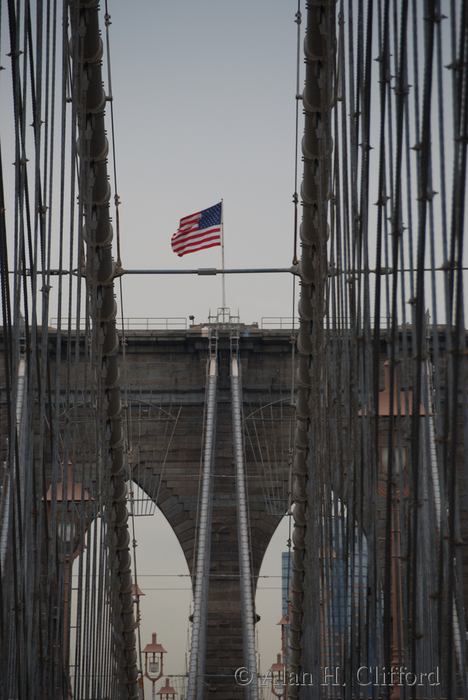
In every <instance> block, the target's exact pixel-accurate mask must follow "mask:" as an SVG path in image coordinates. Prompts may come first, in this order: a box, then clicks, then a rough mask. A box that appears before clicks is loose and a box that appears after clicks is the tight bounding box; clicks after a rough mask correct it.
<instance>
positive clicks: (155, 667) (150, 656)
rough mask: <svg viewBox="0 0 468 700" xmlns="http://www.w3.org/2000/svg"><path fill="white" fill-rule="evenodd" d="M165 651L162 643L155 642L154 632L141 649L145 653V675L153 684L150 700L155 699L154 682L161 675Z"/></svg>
mask: <svg viewBox="0 0 468 700" xmlns="http://www.w3.org/2000/svg"><path fill="white" fill-rule="evenodd" d="M166 653H167V652H166V650H165V649H164V647H163V646H162V644H158V643H157V641H156V633H155V632H153V635H152V641H151V644H147V645H146V647H145V648H144V649H143V654H144V655H145V676H146V678H148V680H150V681H151V682H152V684H153V692H152V695H151V698H152V700H156V695H155V691H154V684H155V683H156V681H159V679H160V678H161V676H162V675H163V654H166Z"/></svg>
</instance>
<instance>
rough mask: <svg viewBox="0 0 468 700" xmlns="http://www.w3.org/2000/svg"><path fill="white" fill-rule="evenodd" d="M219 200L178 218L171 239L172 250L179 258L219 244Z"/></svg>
mask: <svg viewBox="0 0 468 700" xmlns="http://www.w3.org/2000/svg"><path fill="white" fill-rule="evenodd" d="M220 232H221V202H219V204H215V205H214V207H210V208H209V209H202V211H197V213H196V214H192V215H191V216H185V217H184V218H183V219H181V220H180V224H179V230H178V231H177V233H174V235H173V236H172V239H171V245H172V250H173V251H174V253H177V255H178V256H179V258H181V257H182V256H183V255H186V254H187V253H195V251H197V250H204V249H205V248H213V246H216V245H221V233H220Z"/></svg>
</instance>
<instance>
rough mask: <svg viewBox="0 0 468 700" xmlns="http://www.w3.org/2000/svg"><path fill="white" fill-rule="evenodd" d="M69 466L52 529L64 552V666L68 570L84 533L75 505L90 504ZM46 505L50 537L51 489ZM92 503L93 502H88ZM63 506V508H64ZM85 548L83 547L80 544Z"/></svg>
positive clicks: (68, 585)
mask: <svg viewBox="0 0 468 700" xmlns="http://www.w3.org/2000/svg"><path fill="white" fill-rule="evenodd" d="M72 467H73V465H72V462H68V472H67V490H66V493H65V488H64V483H63V481H62V482H60V483H58V484H57V492H56V499H55V500H56V502H57V503H61V504H62V507H61V508H57V515H56V521H55V527H56V530H57V537H58V539H59V540H60V541H61V542H62V544H63V547H64V548H65V557H64V562H65V581H64V596H63V641H62V653H63V664H64V666H65V665H66V661H67V651H68V645H67V636H68V635H67V631H68V603H69V598H70V570H71V566H72V564H73V562H74V560H75V559H76V557H77V556H78V554H79V552H80V545H81V544H82V543H84V538H85V535H86V531H87V529H88V528H87V522H86V518H83V521H82V523H81V527H80V517H79V513H78V508H77V506H78V504H81V503H82V502H83V501H89V500H90V497H89V494H88V492H87V491H86V489H84V488H83V486H82V485H81V484H80V483H77V482H74V481H73V474H72ZM45 500H46V505H47V522H48V526H49V533H51V529H52V522H51V514H52V485H51V486H50V487H49V490H48V491H47V493H46V496H45ZM91 500H92V499H91ZM64 504H66V505H65V508H64ZM83 547H84V544H83Z"/></svg>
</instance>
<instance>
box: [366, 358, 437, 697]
mask: <svg viewBox="0 0 468 700" xmlns="http://www.w3.org/2000/svg"><path fill="white" fill-rule="evenodd" d="M384 368H385V388H384V390H383V391H381V392H379V412H378V416H379V420H381V419H383V418H388V419H390V417H392V418H393V436H392V435H390V431H389V430H388V429H387V430H386V429H385V428H384V427H382V429H380V430H379V452H380V454H379V471H380V473H381V474H383V475H385V476H387V475H388V469H389V458H390V453H391V452H392V453H393V464H392V465H391V466H392V467H393V469H391V470H390V473H391V474H393V476H394V477H400V476H401V477H403V475H404V473H405V472H406V471H407V467H408V454H407V446H406V441H405V440H402V439H401V434H400V440H399V439H398V438H399V426H398V421H401V419H403V418H405V417H406V415H408V416H410V417H411V416H412V415H413V408H414V407H413V392H412V391H408V392H407V394H406V395H405V392H404V391H402V392H400V395H398V393H397V388H396V381H395V382H394V392H393V401H391V398H392V397H391V396H390V381H389V370H388V360H387V361H386V362H385V365H384ZM391 406H392V411H390V407H391ZM419 414H420V415H421V416H424V415H426V411H425V408H424V406H421V405H420V406H419ZM385 433H387V440H385ZM400 433H401V428H400ZM385 442H387V444H385ZM391 443H393V445H392V447H393V449H392V450H391V449H390V447H391ZM396 483H397V481H396V480H395V479H392V482H391V484H390V486H391V485H392V484H395V485H396ZM377 488H378V492H379V494H380V495H381V496H382V497H383V498H385V497H386V496H387V491H386V488H384V487H383V486H382V485H381V484H378V487H377ZM408 494H409V489H408V487H406V488H405V489H404V490H403V494H401V493H400V491H399V490H398V489H395V501H396V503H394V500H393V498H392V499H390V503H391V505H390V508H391V512H390V516H391V531H392V572H391V580H392V617H393V629H392V661H391V664H392V668H397V667H398V666H399V665H401V664H402V663H403V659H402V658H400V657H401V656H402V655H403V650H402V649H400V648H399V642H398V638H399V637H400V639H401V640H403V617H402V616H401V619H400V620H398V610H400V611H402V610H403V600H402V583H401V578H402V572H401V537H400V535H401V530H400V513H399V506H398V504H399V502H400V497H401V495H403V498H405V497H407V496H408ZM400 615H401V612H400ZM390 698H391V700H399V698H400V688H399V686H398V684H397V683H395V685H394V686H393V692H392V694H391V696H390Z"/></svg>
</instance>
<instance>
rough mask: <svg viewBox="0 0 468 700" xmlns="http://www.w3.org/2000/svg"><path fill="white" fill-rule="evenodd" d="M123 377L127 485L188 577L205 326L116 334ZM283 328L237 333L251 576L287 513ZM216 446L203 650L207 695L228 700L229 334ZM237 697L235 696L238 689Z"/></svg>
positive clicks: (231, 570) (233, 558) (224, 338)
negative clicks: (164, 530)
mask: <svg viewBox="0 0 468 700" xmlns="http://www.w3.org/2000/svg"><path fill="white" fill-rule="evenodd" d="M124 343H125V361H124V372H125V376H126V382H125V383H126V387H127V394H126V407H125V409H124V412H125V411H126V413H127V425H128V433H129V435H128V438H129V444H130V453H129V462H130V464H131V467H132V469H133V480H134V482H136V483H137V484H138V485H139V486H140V487H141V488H142V489H144V491H145V492H146V493H147V494H148V495H149V496H150V497H151V498H152V499H153V500H154V501H155V502H156V503H157V505H158V507H159V508H160V509H161V511H162V513H163V514H164V515H165V517H166V518H167V520H168V522H169V523H170V525H171V527H172V528H173V530H174V532H175V534H176V535H177V538H178V540H179V542H180V545H181V547H182V549H183V551H184V554H185V557H186V559H187V563H188V566H189V569H190V572H191V573H193V570H194V554H195V547H196V533H197V508H198V503H199V490H200V472H201V456H202V447H203V445H202V443H203V423H204V406H205V384H206V375H207V362H208V358H209V329H208V328H207V327H201V326H195V327H192V328H189V329H187V330H185V331H176V330H169V331H131V332H128V333H126V337H125V340H124ZM293 343H294V341H293V339H292V335H291V330H260V329H259V328H257V327H254V326H243V325H241V326H240V337H239V351H240V358H241V365H242V386H243V414H244V416H243V417H244V441H245V452H246V455H245V465H246V472H247V484H248V507H249V519H250V535H251V556H252V566H253V576H254V580H255V582H256V580H257V577H258V573H259V570H260V566H261V563H262V559H263V555H264V553H265V551H266V548H267V547H268V543H269V542H270V539H271V537H272V535H273V533H274V531H275V529H276V527H277V525H278V523H279V521H280V519H281V518H282V516H283V515H284V514H285V513H286V511H287V508H288V484H289V464H290V448H291V445H292V439H293V437H292V436H293V420H294V409H293V407H292V406H291V379H292V363H293V352H292V349H293ZM217 392H218V400H217V415H216V444H215V459H214V464H215V466H214V487H213V493H214V496H213V507H212V532H211V565H210V581H209V600H208V627H207V650H206V687H207V691H208V692H207V697H213V698H232V697H234V696H236V694H237V692H238V691H239V688H237V687H236V686H235V681H234V678H233V672H234V671H235V669H236V668H238V667H239V666H242V665H243V664H244V662H243V644H242V622H241V599H240V585H239V552H238V529H237V528H238V524H237V512H236V499H235V477H234V453H233V439H232V420H231V392H230V341H229V332H228V331H227V330H224V331H223V330H220V332H219V339H218V382H217ZM242 692H243V691H242Z"/></svg>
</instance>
